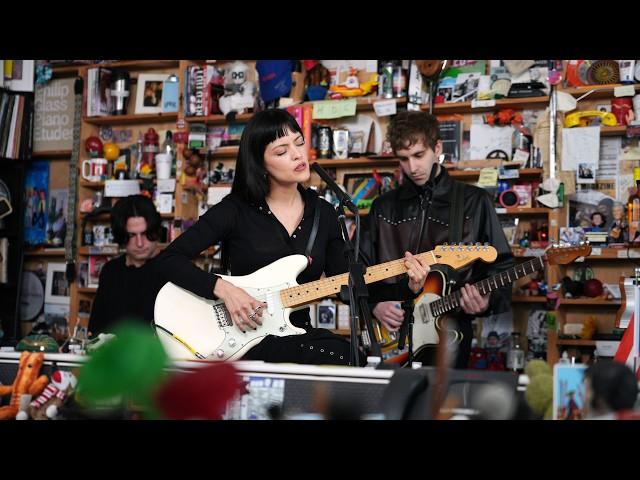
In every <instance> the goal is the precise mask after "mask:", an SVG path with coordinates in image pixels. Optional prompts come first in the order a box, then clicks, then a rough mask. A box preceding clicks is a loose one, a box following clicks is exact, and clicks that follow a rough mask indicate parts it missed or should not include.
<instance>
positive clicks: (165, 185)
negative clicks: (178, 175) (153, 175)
mask: <svg viewBox="0 0 640 480" xmlns="http://www.w3.org/2000/svg"><path fill="white" fill-rule="evenodd" d="M157 187H158V193H173V192H175V191H176V179H175V178H168V179H166V180H158V181H157Z"/></svg>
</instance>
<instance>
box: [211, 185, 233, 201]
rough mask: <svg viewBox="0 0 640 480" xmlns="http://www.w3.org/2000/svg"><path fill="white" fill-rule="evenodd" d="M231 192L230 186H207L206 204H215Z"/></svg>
mask: <svg viewBox="0 0 640 480" xmlns="http://www.w3.org/2000/svg"><path fill="white" fill-rule="evenodd" d="M229 193H231V187H209V188H208V189H207V205H215V204H216V203H219V202H220V201H221V200H222V199H223V198H224V197H226V196H227V195H228V194H229Z"/></svg>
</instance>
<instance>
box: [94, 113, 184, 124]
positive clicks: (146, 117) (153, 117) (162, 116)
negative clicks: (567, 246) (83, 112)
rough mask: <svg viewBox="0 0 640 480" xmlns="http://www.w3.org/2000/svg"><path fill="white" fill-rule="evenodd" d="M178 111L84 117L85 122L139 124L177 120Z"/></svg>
mask: <svg viewBox="0 0 640 480" xmlns="http://www.w3.org/2000/svg"><path fill="white" fill-rule="evenodd" d="M176 120H178V113H177V112H171V113H143V114H137V115H108V116H106V117H84V118H83V119H82V121H83V122H85V123H90V124H92V125H138V124H144V123H162V122H175V121H176Z"/></svg>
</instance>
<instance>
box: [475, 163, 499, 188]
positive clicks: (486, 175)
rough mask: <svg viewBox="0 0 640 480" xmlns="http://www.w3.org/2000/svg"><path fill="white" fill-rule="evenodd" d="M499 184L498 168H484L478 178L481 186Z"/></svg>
mask: <svg viewBox="0 0 640 480" xmlns="http://www.w3.org/2000/svg"><path fill="white" fill-rule="evenodd" d="M496 185H498V170H497V169H496V168H483V169H482V170H480V178H479V179H478V186H479V187H495V186H496Z"/></svg>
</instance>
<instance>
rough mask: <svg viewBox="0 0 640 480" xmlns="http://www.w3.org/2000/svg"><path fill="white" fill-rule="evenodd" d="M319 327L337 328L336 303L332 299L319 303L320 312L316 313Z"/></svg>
mask: <svg viewBox="0 0 640 480" xmlns="http://www.w3.org/2000/svg"><path fill="white" fill-rule="evenodd" d="M316 321H317V324H318V328H326V329H327V330H335V329H336V305H335V304H334V303H333V302H331V301H326V302H322V303H319V304H318V314H317V315H316Z"/></svg>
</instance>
